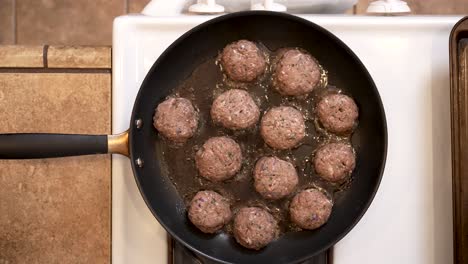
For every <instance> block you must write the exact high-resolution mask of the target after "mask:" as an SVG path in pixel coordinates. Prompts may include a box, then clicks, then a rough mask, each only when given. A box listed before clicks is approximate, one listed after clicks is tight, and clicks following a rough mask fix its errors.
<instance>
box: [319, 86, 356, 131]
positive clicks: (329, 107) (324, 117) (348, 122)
mask: <svg viewBox="0 0 468 264" xmlns="http://www.w3.org/2000/svg"><path fill="white" fill-rule="evenodd" d="M358 115H359V114H358V107H357V105H356V103H355V102H354V100H353V98H351V97H349V96H347V95H344V94H329V95H327V96H325V97H323V98H322V99H321V100H320V102H319V103H318V104H317V116H318V118H319V121H320V123H321V124H322V125H323V127H324V128H325V129H326V130H328V131H330V132H332V133H336V134H343V133H347V132H350V131H352V129H353V127H354V125H355V124H356V120H357V118H358Z"/></svg>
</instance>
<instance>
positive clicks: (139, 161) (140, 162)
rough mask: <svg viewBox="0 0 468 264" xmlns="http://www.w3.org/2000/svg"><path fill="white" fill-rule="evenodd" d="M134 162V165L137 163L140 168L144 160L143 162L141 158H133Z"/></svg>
mask: <svg viewBox="0 0 468 264" xmlns="http://www.w3.org/2000/svg"><path fill="white" fill-rule="evenodd" d="M135 163H136V165H137V166H138V167H140V168H142V167H143V164H144V162H143V160H142V159H141V158H137V159H136V160H135Z"/></svg>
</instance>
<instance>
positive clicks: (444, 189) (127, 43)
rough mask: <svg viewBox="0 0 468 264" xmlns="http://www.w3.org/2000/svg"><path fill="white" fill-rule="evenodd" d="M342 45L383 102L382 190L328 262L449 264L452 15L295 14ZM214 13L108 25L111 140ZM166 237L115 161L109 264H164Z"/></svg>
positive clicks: (125, 164)
mask: <svg viewBox="0 0 468 264" xmlns="http://www.w3.org/2000/svg"><path fill="white" fill-rule="evenodd" d="M301 16H302V17H303V18H305V19H308V20H311V21H313V22H315V23H317V24H319V25H321V26H323V27H324V28H326V29H328V30H329V31H331V32H332V33H334V34H335V35H337V36H338V37H339V38H341V39H342V40H343V41H344V42H345V43H346V44H347V45H348V46H349V47H350V48H351V49H352V50H353V51H354V52H355V53H356V54H357V55H358V56H359V58H360V59H361V60H362V61H363V63H364V64H365V66H366V67H367V69H368V70H369V72H370V73H371V75H372V77H373V79H374V81H375V83H376V85H377V87H378V90H379V92H380V94H381V96H382V101H383V104H384V107H385V111H386V115H387V121H388V142H389V146H388V158H387V165H386V169H385V173H384V176H383V180H382V182H381V185H380V189H379V191H378V192H377V195H376V197H375V199H374V201H373V203H372V204H371V206H370V208H369V210H368V211H367V213H366V214H365V215H364V217H363V218H362V220H361V221H360V222H359V223H358V224H357V225H356V227H355V228H354V229H353V230H352V231H351V232H350V233H349V234H348V235H347V236H346V237H345V238H343V239H342V240H341V241H340V242H339V243H338V244H337V245H336V246H335V247H334V250H333V262H334V263H335V264H346V263H372V264H374V263H381V264H384V263H400V264H403V263H408V264H415V263H416V264H417V263H421V264H436V263H451V262H453V257H452V248H453V245H452V244H453V243H452V199H451V197H452V191H451V186H452V180H451V158H450V157H451V156H450V155H451V152H450V99H449V92H450V87H449V61H448V40H449V33H450V30H451V28H452V27H453V25H454V24H455V23H456V22H457V21H458V20H459V17H433V16H431V17H409V16H406V17H371V16H366V17H359V16H343V15H301ZM211 18H212V16H194V15H177V16H166V17H150V16H145V15H127V16H122V17H119V18H117V19H116V20H115V21H114V31H113V32H114V39H113V54H112V56H113V58H112V61H113V62H112V63H113V65H112V66H113V68H112V69H113V75H112V76H113V94H112V97H113V101H112V107H113V110H112V130H113V133H119V132H122V131H125V130H126V129H127V128H128V126H129V122H130V114H131V111H132V107H133V102H134V99H135V96H136V94H137V91H138V89H139V86H140V84H141V82H142V80H143V79H144V77H145V75H146V73H147V72H148V70H149V69H150V67H151V66H152V64H153V63H154V61H155V60H156V58H157V57H158V56H159V55H160V54H161V53H162V52H163V51H164V49H165V48H166V47H168V46H169V44H171V43H172V42H173V41H174V40H175V39H176V38H178V37H179V36H180V35H182V34H183V33H184V32H186V31H187V30H189V29H191V28H193V27H194V26H196V25H198V24H200V23H202V22H204V21H206V20H208V19H211ZM168 261H169V260H168V244H167V234H166V232H165V231H164V229H163V228H162V227H161V226H160V225H159V224H158V222H157V221H156V219H155V218H154V217H153V216H152V214H151V212H150V211H149V209H148V208H147V207H146V205H145V203H144V201H143V199H142V198H141V196H140V193H139V191H138V188H137V186H136V184H135V180H134V178H133V175H132V170H131V166H130V162H129V160H128V159H127V158H125V157H121V156H118V155H114V156H113V157H112V262H113V263H114V264H120V263H140V264H143V263H168Z"/></svg>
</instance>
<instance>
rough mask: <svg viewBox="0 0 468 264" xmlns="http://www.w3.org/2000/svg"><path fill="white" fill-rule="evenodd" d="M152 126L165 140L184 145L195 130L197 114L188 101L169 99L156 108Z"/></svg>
mask: <svg viewBox="0 0 468 264" xmlns="http://www.w3.org/2000/svg"><path fill="white" fill-rule="evenodd" d="M153 125H154V127H155V128H156V129H157V130H158V131H159V133H161V134H162V135H163V136H164V137H166V138H167V139H169V140H171V141H174V142H177V143H184V142H185V141H187V139H189V138H191V137H192V136H193V134H195V131H196V130H197V126H198V112H197V111H196V110H195V108H194V107H193V105H192V103H191V102H190V101H189V100H188V99H185V98H169V99H167V100H166V101H164V102H162V103H160V104H159V105H158V107H157V108H156V111H155V114H154V117H153Z"/></svg>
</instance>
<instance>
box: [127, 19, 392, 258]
mask: <svg viewBox="0 0 468 264" xmlns="http://www.w3.org/2000/svg"><path fill="white" fill-rule="evenodd" d="M239 39H249V40H252V41H256V42H261V43H262V44H264V45H265V46H267V47H268V48H269V49H270V50H276V49H279V48H282V47H300V48H303V49H305V50H307V51H309V52H310V53H311V54H312V55H313V56H315V57H316V58H317V60H318V61H319V62H320V63H321V65H322V66H323V67H324V68H325V69H326V70H328V72H329V77H328V78H329V83H330V84H332V85H334V86H337V87H340V88H343V89H344V90H345V91H346V92H347V93H348V94H350V95H351V96H352V97H353V98H354V99H355V101H356V103H357V105H358V106H359V109H360V113H359V114H360V117H359V126H358V128H357V129H356V130H355V132H354V134H353V136H352V144H353V146H354V147H355V149H356V153H357V163H356V168H355V170H354V172H353V182H352V183H351V186H350V188H349V189H348V190H347V191H346V193H345V195H344V197H342V199H340V202H339V203H336V204H335V206H334V209H333V212H332V215H331V217H330V219H329V221H328V223H327V224H326V225H324V226H323V227H321V228H319V229H317V230H314V231H302V232H294V233H287V234H285V235H283V236H282V237H280V238H279V239H278V240H276V241H274V242H273V243H271V244H269V245H268V246H267V247H266V248H265V249H263V250H260V251H252V250H247V249H245V248H243V247H241V246H240V245H238V244H237V243H236V242H235V240H234V238H232V237H231V236H229V235H227V234H224V233H219V234H217V235H206V234H202V233H201V232H200V231H198V230H197V229H196V228H194V227H193V226H192V225H191V224H190V223H189V222H188V218H187V216H186V210H185V204H184V201H183V198H182V197H180V196H179V194H178V193H177V191H176V189H175V187H174V186H173V184H172V182H171V181H170V180H169V177H168V175H167V169H166V168H165V164H164V163H163V162H162V159H161V157H162V156H161V153H160V149H158V147H157V145H158V144H157V141H158V140H159V138H158V136H157V134H156V131H155V129H154V128H153V126H152V115H153V113H154V108H155V106H156V105H157V104H159V103H160V102H162V101H163V100H164V99H165V98H166V96H167V95H169V94H170V93H171V92H172V90H173V89H174V88H175V87H177V86H178V85H179V84H180V83H181V82H182V81H183V80H184V79H186V78H187V77H189V75H190V74H191V73H192V71H193V70H194V69H195V68H196V67H197V66H198V65H200V64H201V63H203V62H204V61H206V60H207V59H210V58H213V57H215V56H217V54H218V52H219V51H220V50H221V49H222V48H223V47H224V46H225V45H227V44H228V43H230V42H233V41H236V40H239ZM137 120H141V121H142V124H143V125H142V126H141V127H140V128H137V126H136V122H137ZM129 140H130V141H129V142H130V144H129V145H130V154H131V157H132V164H133V165H132V166H133V170H134V174H135V179H136V182H137V185H138V187H139V189H140V191H141V194H142V196H143V198H144V199H145V201H146V203H147V205H148V207H149V209H150V210H151V212H152V213H153V214H154V216H155V217H156V218H157V219H158V220H159V222H160V223H161V224H162V225H163V226H164V227H165V228H166V230H167V231H168V232H169V233H170V234H171V235H172V236H173V237H175V238H176V239H178V240H179V241H181V242H182V243H183V244H185V245H186V246H188V247H189V248H190V249H192V250H194V251H195V252H197V253H199V254H201V255H204V256H206V257H209V258H212V259H214V260H218V261H221V262H228V263H250V262H255V263H289V262H298V261H301V260H305V259H307V258H309V257H311V256H313V255H315V254H317V253H318V252H320V251H322V250H324V249H326V248H328V247H330V246H332V245H333V244H334V243H336V242H337V241H338V240H339V239H341V238H342V237H343V236H344V235H345V234H346V233H347V232H349V230H351V228H352V227H353V226H354V225H355V224H356V223H357V222H358V221H359V219H360V218H361V217H362V215H363V214H364V213H365V211H366V210H367V208H368V206H369V204H370V203H371V201H372V199H373V197H374V195H375V192H376V191H377V188H378V185H379V182H380V179H381V177H382V173H383V168H384V164H385V158H386V147H387V131H386V121H385V114H384V110H383V107H382V103H381V100H380V96H379V94H378V91H377V88H376V87H375V84H374V82H373V81H372V78H371V77H370V75H369V73H368V72H367V70H366V69H365V68H364V66H363V64H362V63H361V62H360V61H359V59H358V58H357V57H356V55H354V53H353V52H352V51H351V50H350V49H349V48H348V47H347V46H345V45H344V44H343V43H342V42H341V41H340V40H339V39H338V38H336V37H335V36H334V35H332V34H331V33H329V32H328V31H326V30H324V29H323V28H321V27H319V26H317V25H315V24H313V23H311V22H308V21H306V20H303V19H300V18H297V17H294V16H291V15H288V14H283V13H273V12H262V11H253V12H240V13H234V14H230V15H226V16H222V17H219V18H216V19H213V20H210V21H208V22H206V23H204V24H202V25H200V26H198V27H196V28H194V29H192V30H190V31H189V32H187V33H186V34H184V35H183V36H182V37H180V38H179V39H178V40H177V41H175V42H174V43H173V44H172V45H171V46H170V47H169V48H168V49H167V50H166V51H165V52H164V53H163V54H162V55H161V56H160V58H159V59H158V60H157V61H156V62H155V64H154V65H153V67H152V68H151V70H150V71H149V73H148V75H147V76H146V78H145V80H144V82H143V84H142V86H141V89H140V92H139V94H138V96H137V99H136V102H135V106H134V109H133V114H132V122H131V128H130V137H129ZM181 158H184V157H181ZM137 159H140V160H141V161H142V162H139V163H138V164H139V165H138V164H137V162H136V160H137ZM187 173H192V174H193V175H195V174H196V171H193V172H187Z"/></svg>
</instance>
